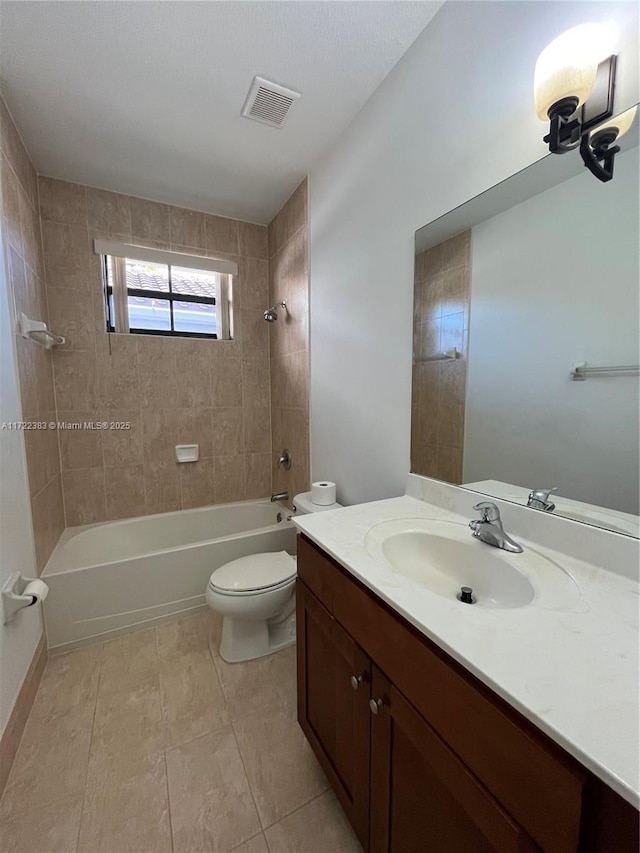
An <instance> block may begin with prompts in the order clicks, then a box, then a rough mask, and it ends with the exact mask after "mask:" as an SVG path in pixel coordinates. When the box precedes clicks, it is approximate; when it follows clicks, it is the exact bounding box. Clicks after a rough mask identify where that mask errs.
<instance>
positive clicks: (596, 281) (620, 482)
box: [411, 120, 640, 536]
mask: <svg viewBox="0 0 640 853" xmlns="http://www.w3.org/2000/svg"><path fill="white" fill-rule="evenodd" d="M623 143H625V144H624V145H623ZM620 145H621V147H622V148H623V150H622V152H621V153H620V154H618V156H617V158H616V161H615V171H614V177H613V180H611V181H609V182H607V183H602V182H600V181H598V180H596V179H595V178H594V177H593V176H592V175H591V174H590V173H589V172H587V171H586V170H585V169H584V168H583V167H582V163H581V162H579V159H580V158H579V157H573V156H572V155H571V154H567V155H565V156H557V155H548V156H546V157H545V158H543V159H542V160H540V161H538V162H537V163H535V164H533V165H532V166H530V167H529V168H528V169H525V170H524V171H522V172H519V173H518V174H516V175H513V176H512V177H511V178H509V179H508V180H506V181H503V182H502V183H501V184H498V185H497V186H495V187H493V188H492V189H491V190H489V191H487V192H485V193H483V194H482V195H480V196H477V197H476V198H474V199H472V200H471V201H469V202H467V203H466V204H464V205H462V206H461V207H459V208H456V209H455V210H453V211H451V212H450V213H448V214H446V215H445V216H443V217H441V218H440V219H438V220H435V221H434V222H432V223H430V224H429V225H427V226H425V227H424V228H421V229H420V230H419V231H417V232H416V239H415V254H416V257H415V275H414V322H413V389H412V412H411V470H412V472H414V473H417V474H423V475H426V476H429V477H435V478H437V479H440V480H444V481H447V482H450V483H455V484H457V485H463V486H464V487H465V488H469V489H471V490H473V491H477V492H480V493H482V494H484V495H489V496H494V497H499V498H503V499H506V500H510V501H515V502H518V503H523V504H525V505H530V506H532V511H534V510H539V511H547V512H548V513H549V515H561V516H565V517H568V518H572V519H574V520H576V521H581V522H584V523H587V524H593V525H597V526H600V527H605V528H607V529H610V530H614V531H616V532H618V533H624V534H627V535H632V536H639V535H640V519H639V518H638V514H639V511H640V510H639V501H640V488H639V480H640V478H639V471H640V468H639V466H640V454H639V444H640V418H639V412H640V393H639V391H640V382H639V378H638V372H639V368H638V363H639V361H640V358H639V340H640V304H639V279H640V268H639V267H640V260H639V258H640V246H639V216H638V197H639V196H638V148H637V146H638V133H637V120H636V127H635V129H634V131H633V132H630V133H629V134H627V136H625V137H624V138H623V139H622V140H621V141H620ZM551 489H554V490H555V491H552V492H550V493H549V494H548V495H547V494H546V492H547V491H548V490H551ZM532 491H539V492H540V494H537V495H535V496H533V497H532V498H530V493H531V492H532Z"/></svg>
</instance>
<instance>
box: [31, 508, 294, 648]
mask: <svg viewBox="0 0 640 853" xmlns="http://www.w3.org/2000/svg"><path fill="white" fill-rule="evenodd" d="M289 514H290V511H289V510H288V509H287V508H286V507H284V506H282V505H279V504H275V503H271V502H270V501H268V500H258V501H242V502H239V503H231V504H221V505H219V506H209V507H202V508H200V509H191V510H181V511H178V512H169V513H162V514H161V515H149V516H143V517H140V518H129V519H125V520H122V521H109V522H105V523H102V524H90V525H83V526H81V527H70V528H68V529H67V530H65V532H64V533H63V534H62V536H61V537H60V541H59V542H58V544H57V545H56V547H55V549H54V551H53V553H52V555H51V557H50V558H49V561H48V563H47V565H46V567H45V570H44V572H43V573H42V580H44V581H46V583H47V585H48V586H49V596H48V598H47V600H46V601H45V604H44V616H45V624H46V630H47V641H48V645H49V649H50V651H54V652H61V651H67V650H69V649H73V648H76V647H77V646H81V645H84V644H85V643H87V642H91V641H97V640H105V639H109V638H110V637H115V636H117V635H119V634H123V633H126V632H128V631H131V630H134V629H136V628H141V627H144V626H145V625H152V624H154V623H157V622H161V621H166V620H168V619H172V618H176V616H178V615H182V616H184V615H188V614H189V613H196V612H197V611H199V610H204V609H206V607H207V605H206V603H205V589H206V587H207V583H208V581H209V577H210V576H211V573H212V572H213V570H214V569H217V568H218V567H220V566H222V565H223V564H224V563H228V562H229V561H230V560H235V559H237V558H239V557H245V556H248V555H249V554H255V553H259V552H262V551H287V552H288V553H290V554H295V549H296V535H295V527H294V526H293V524H291V522H290V521H287V516H288V515H289Z"/></svg>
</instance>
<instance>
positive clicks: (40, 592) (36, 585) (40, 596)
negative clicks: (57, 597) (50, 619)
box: [22, 581, 49, 604]
mask: <svg viewBox="0 0 640 853" xmlns="http://www.w3.org/2000/svg"><path fill="white" fill-rule="evenodd" d="M22 595H32V596H33V597H34V598H35V601H34V602H33V603H34V604H37V603H38V602H39V601H44V600H45V598H46V597H47V596H48V595H49V587H48V586H47V585H46V583H45V582H44V581H29V583H28V584H27V585H26V586H25V588H24V589H23V590H22Z"/></svg>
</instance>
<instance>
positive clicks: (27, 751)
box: [0, 702, 94, 820]
mask: <svg viewBox="0 0 640 853" xmlns="http://www.w3.org/2000/svg"><path fill="white" fill-rule="evenodd" d="M93 713H94V703H92V702H90V703H86V704H84V705H76V706H75V707H74V708H70V709H68V710H67V711H64V712H63V711H58V712H52V713H50V714H44V713H42V714H38V716H31V717H30V718H29V720H28V721H27V725H26V726H25V730H24V734H23V736H22V740H21V742H20V746H19V748H18V752H17V754H16V757H15V760H14V762H13V767H12V768H11V773H10V775H9V780H8V782H7V787H6V789H5V792H4V796H3V798H2V801H1V802H0V819H7V820H11V819H13V818H18V817H19V816H20V815H21V814H24V813H28V812H31V811H33V810H34V809H37V808H39V807H40V806H45V805H48V804H50V803H53V802H56V801H57V800H61V799H63V798H64V797H68V796H71V795H72V794H77V793H81V792H82V791H83V790H84V785H85V780H86V776H87V765H88V762H89V743H90V741H91V727H92V724H93Z"/></svg>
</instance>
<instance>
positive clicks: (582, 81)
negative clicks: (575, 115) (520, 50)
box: [533, 24, 609, 122]
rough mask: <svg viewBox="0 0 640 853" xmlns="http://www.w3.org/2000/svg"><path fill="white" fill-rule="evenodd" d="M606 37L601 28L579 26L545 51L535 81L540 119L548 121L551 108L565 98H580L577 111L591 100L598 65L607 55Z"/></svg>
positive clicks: (560, 37)
mask: <svg viewBox="0 0 640 853" xmlns="http://www.w3.org/2000/svg"><path fill="white" fill-rule="evenodd" d="M606 35H607V34H606V32H605V30H604V29H603V27H602V26H601V25H600V24H580V26H578V27H573V28H572V29H570V30H567V31H566V32H565V33H562V35H560V36H558V38H556V39H554V40H553V41H552V42H551V43H550V44H548V45H547V47H545V49H544V50H543V51H542V53H541V54H540V56H539V57H538V61H537V62H536V70H535V74H534V79H533V89H534V97H535V102H536V112H537V113H538V118H540V119H541V120H542V121H545V122H546V121H548V114H549V108H550V107H552V106H553V105H554V104H556V103H557V102H558V101H561V100H563V99H564V98H577V99H578V107H580V106H581V105H582V104H583V103H584V102H585V101H586V100H587V99H588V98H589V95H590V94H591V91H592V89H593V84H594V83H595V80H596V72H597V70H598V63H599V62H600V61H601V60H602V59H604V58H605V57H606V56H607V55H608V54H607V50H608V47H609V46H608V44H606V42H607V41H608V39H607V37H606Z"/></svg>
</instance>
